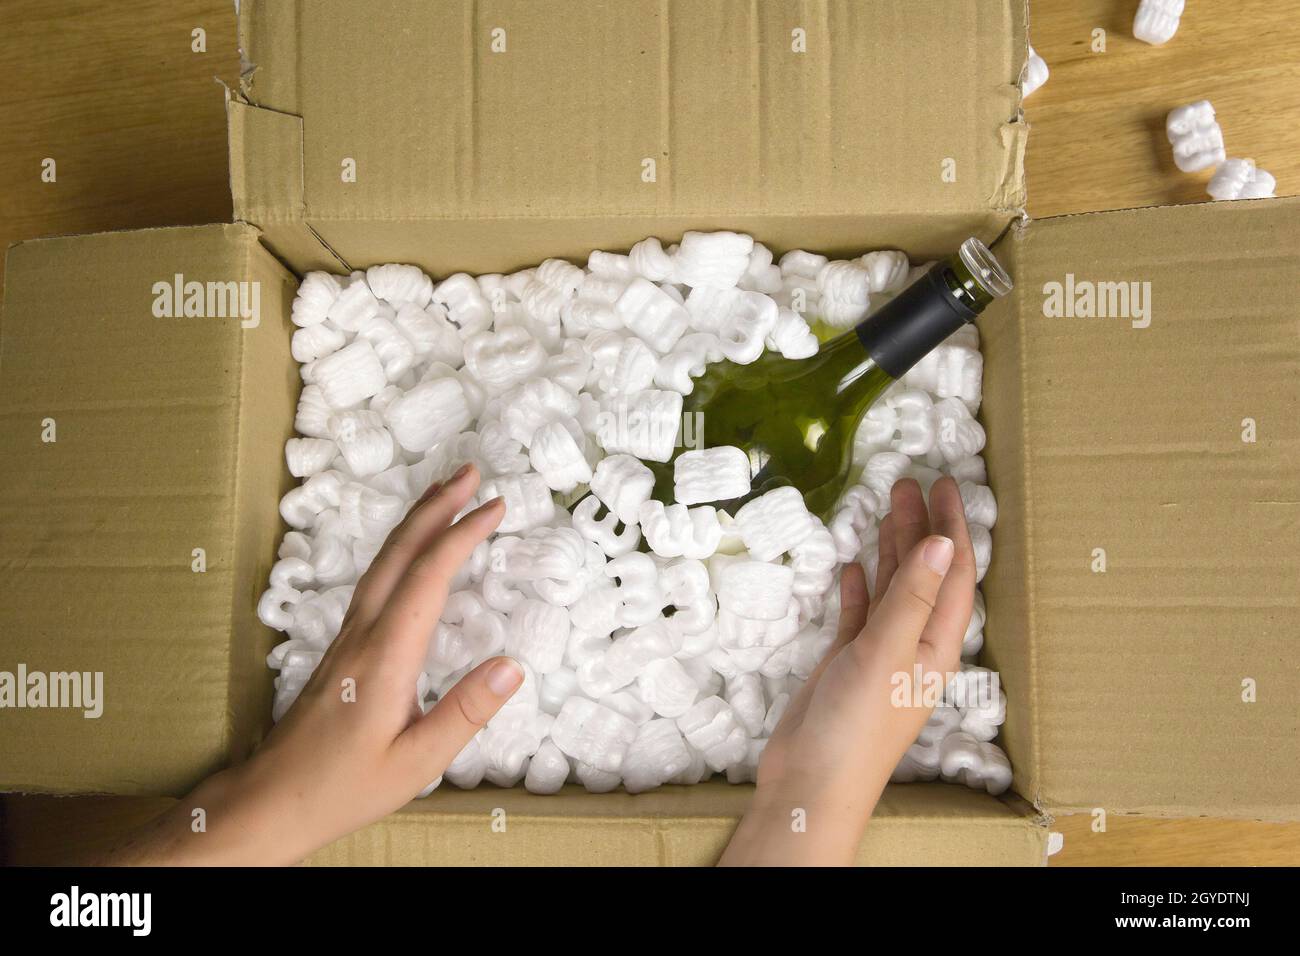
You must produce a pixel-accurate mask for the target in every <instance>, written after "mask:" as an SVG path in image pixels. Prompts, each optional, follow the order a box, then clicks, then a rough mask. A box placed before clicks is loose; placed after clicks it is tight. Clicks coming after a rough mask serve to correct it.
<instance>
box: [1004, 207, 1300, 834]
mask: <svg viewBox="0 0 1300 956" xmlns="http://www.w3.org/2000/svg"><path fill="white" fill-rule="evenodd" d="M1008 243H1010V245H1011V246H1012V248H1011V250H1010V256H1011V258H1012V261H1013V268H1014V269H1015V277H1016V283H1017V284H1016V290H1017V291H1016V293H1015V302H1014V303H1013V308H1011V309H1005V310H1002V311H1000V312H998V313H997V316H998V317H999V319H1000V320H1006V321H1008V322H1010V323H1012V324H1013V325H1014V328H1013V329H1011V330H1009V331H1008V330H1001V329H999V330H995V331H993V334H992V335H990V336H989V337H987V338H986V347H987V348H988V349H989V351H990V359H989V363H990V364H989V376H990V378H989V385H990V389H996V390H997V391H998V392H999V393H1001V394H1000V396H999V397H997V398H996V399H995V400H994V401H993V402H991V403H990V405H988V406H986V409H985V414H986V420H987V424H988V426H989V443H990V444H989V454H990V455H991V456H992V457H990V471H991V472H996V474H997V476H998V481H999V487H998V488H997V489H996V490H997V491H998V493H999V500H1000V504H1001V508H1002V515H1003V516H1004V517H1011V518H1012V520H1011V522H1010V524H1009V526H1007V527H1003V526H1000V527H999V528H998V529H997V530H996V531H995V535H996V536H997V537H998V540H997V547H996V548H995V551H994V554H995V557H994V563H995V565H999V566H1000V567H998V568H997V569H996V571H994V572H990V579H991V581H992V583H993V592H994V593H993V594H991V595H990V606H991V607H992V606H995V605H996V607H997V608H998V611H997V613H996V615H991V617H990V622H989V626H990V628H996V629H999V630H1002V629H1009V630H1010V631H1011V632H1013V633H1012V634H1011V635H1002V634H999V636H998V638H996V639H994V638H993V637H992V635H991V636H990V649H991V652H992V653H991V656H992V658H993V663H994V666H998V667H1000V668H1007V669H1009V670H1010V671H1011V672H1013V673H1015V675H1016V677H1015V680H1016V681H1019V682H1020V683H1021V686H1020V687H1018V688H1016V691H1015V694H1016V696H1017V697H1019V698H1020V699H1018V700H1015V699H1013V702H1012V709H1014V711H1015V712H1016V718H1015V720H1014V722H1012V721H1010V720H1009V724H1008V731H1009V733H1008V743H1009V749H1010V750H1011V751H1012V757H1013V761H1014V763H1015V765H1016V771H1017V774H1018V786H1019V787H1020V789H1021V792H1022V793H1025V794H1026V795H1028V796H1030V797H1031V798H1033V799H1035V800H1036V801H1037V802H1038V803H1039V805H1045V806H1047V807H1048V808H1050V809H1053V810H1055V809H1060V808H1092V807H1103V808H1107V809H1110V810H1123V811H1143V812H1153V813H1167V814H1178V815H1194V814H1214V815H1232V816H1245V817H1259V818H1267V819H1296V818H1300V654H1297V649H1300V644H1298V643H1297V641H1298V639H1300V552H1297V550H1296V542H1297V541H1298V540H1300V416H1298V415H1297V408H1298V407H1300V310H1298V309H1297V292H1298V291H1300V199H1284V200H1275V201H1256V202H1238V203H1214V204H1205V205H1197V206H1182V207H1170V208H1155V209H1141V210H1126V211H1120V212H1108V213H1095V214H1088V215H1079V216H1069V217H1061V218H1057V219H1048V220H1043V221H1038V222H1035V223H1033V224H1032V226H1030V227H1029V228H1028V229H1017V230H1015V231H1014V232H1013V234H1012V235H1011V236H1010V237H1009V239H1008ZM1013 312H1014V313H1015V314H1014V315H1012V314H1011V313H1013ZM981 324H982V325H986V326H987V323H985V322H984V321H983V320H982V322H981ZM1017 339H1018V352H1019V356H1020V368H1019V370H1018V372H1019V392H1020V395H1019V396H1015V397H1009V398H1008V397H1005V395H1006V392H1007V391H1008V390H1007V389H1006V387H1005V384H1006V383H995V379H994V378H993V375H994V374H995V372H996V373H997V374H1000V375H1015V374H1016V371H1017V370H1015V369H1014V368H1013V367H1011V363H1009V362H1007V361H1004V359H1005V358H1006V352H1005V349H1006V348H1007V346H1009V345H1011V346H1014V345H1016V344H1017V343H1016V342H1015V341H1014V340H1017ZM999 355H1001V356H1002V358H999V357H998V356H999ZM1017 413H1018V414H1017ZM1017 457H1018V458H1019V461H1018V462H1017V461H1011V459H1013V458H1017ZM995 458H996V460H995ZM1008 465H1010V467H1007V466H1008ZM1004 542H1005V543H1006V544H1008V545H1010V547H1007V548H1006V549H1004V548H1003V545H1004ZM1021 546H1022V547H1021ZM1016 608H1019V612H1020V614H1021V615H1023V617H1022V619H1020V620H1015V619H1013V617H1010V616H1009V614H1015V610H1014V609H1016ZM1017 629H1021V630H1023V631H1024V632H1025V633H1027V634H1028V635H1029V640H1028V645H1026V643H1025V642H1024V640H1023V635H1021V637H1017V636H1016V635H1015V633H1014V632H1015V631H1017ZM1008 637H1009V639H1004V638H1008ZM1016 652H1020V653H1027V654H1028V656H1029V657H1028V662H1027V664H1026V661H1025V660H1023V659H1022V660H1012V659H1011V657H1012V655H1013V654H1014V653H1016ZM1026 668H1027V671H1026ZM1013 683H1014V681H1013ZM1025 684H1027V685H1028V686H1027V687H1026V686H1024V685H1025ZM1026 696H1027V697H1028V699H1025V698H1026Z"/></svg>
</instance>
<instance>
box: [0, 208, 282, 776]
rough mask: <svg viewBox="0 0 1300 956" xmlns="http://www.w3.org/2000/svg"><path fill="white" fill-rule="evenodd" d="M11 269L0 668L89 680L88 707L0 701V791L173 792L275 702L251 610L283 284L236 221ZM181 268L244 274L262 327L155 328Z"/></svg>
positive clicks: (278, 394)
mask: <svg viewBox="0 0 1300 956" xmlns="http://www.w3.org/2000/svg"><path fill="white" fill-rule="evenodd" d="M6 269H7V272H6V275H7V278H8V281H7V282H6V289H5V315H4V326H3V337H2V338H0V429H2V432H0V440H2V441H3V446H4V447H5V448H6V449H7V450H8V451H7V453H6V454H5V455H4V456H0V487H4V488H5V490H6V494H5V495H4V496H3V500H0V525H2V526H3V527H4V528H5V532H6V533H5V534H4V536H3V537H2V538H0V566H3V567H4V568H5V591H6V593H5V599H4V601H3V602H0V634H3V635H4V644H5V655H6V661H5V666H6V668H12V667H15V666H16V665H17V663H18V662H22V663H25V664H26V665H27V666H28V668H29V669H30V670H32V671H38V670H39V671H46V672H48V671H65V670H66V671H90V672H95V671H101V672H102V673H103V685H104V704H103V715H102V716H101V717H99V718H98V719H86V718H85V717H83V715H82V711H81V710H71V709H58V710H56V709H42V710H30V709H13V710H6V711H5V717H4V725H5V732H4V733H3V734H0V768H3V784H4V786H5V788H6V789H11V790H24V791H57V792H97V791H102V792H111V793H126V794H132V793H181V792H184V791H185V790H186V789H188V788H189V787H191V786H192V785H193V784H194V783H195V781H196V780H198V779H200V778H201V777H202V776H204V775H205V774H207V773H209V772H211V771H212V770H214V769H216V768H218V767H220V766H222V765H224V764H225V763H226V762H227V761H228V760H230V759H231V758H232V757H233V758H238V757H240V756H242V755H243V754H245V753H246V752H247V751H248V748H249V747H250V745H251V743H252V741H253V740H254V739H255V738H256V737H257V736H258V735H259V734H260V731H261V728H262V727H263V726H264V725H265V714H266V713H267V712H268V711H267V708H268V707H269V706H270V690H271V688H270V684H269V683H268V682H267V681H266V680H265V679H264V676H265V674H264V672H263V670H262V668H263V667H264V660H263V658H264V657H265V653H266V650H267V648H268V647H269V638H270V634H269V632H267V630H266V629H265V628H264V627H262V626H261V624H260V623H259V622H258V621H257V618H256V614H255V605H256V598H257V594H258V592H259V589H260V587H261V583H260V582H261V581H262V580H264V579H265V577H266V574H267V573H268V571H269V569H270V565H271V563H272V561H273V560H274V558H275V550H276V546H277V543H278V540H279V537H280V534H281V531H282V526H281V521H280V518H279V515H278V510H277V505H278V500H279V497H280V495H281V494H283V492H284V491H285V490H287V488H288V487H289V484H290V481H291V479H290V478H289V477H288V475H287V474H286V473H285V469H284V455H283V443H284V441H285V439H286V438H288V437H289V436H290V435H291V434H292V415H293V408H294V402H295V400H296V396H297V390H298V387H299V383H298V381H297V375H296V374H295V369H294V366H293V361H292V358H291V356H290V354H289V329H290V326H289V323H288V321H287V318H286V316H287V310H288V308H289V304H290V303H291V301H292V297H293V294H294V292H295V288H296V282H295V280H294V278H293V276H292V275H290V274H289V273H288V272H287V271H285V270H284V269H283V268H282V267H281V266H280V265H279V264H278V263H277V262H276V261H275V260H274V259H273V258H272V257H271V256H270V255H268V254H267V253H266V251H265V250H264V249H263V248H262V247H261V245H260V244H259V242H258V239H257V234H256V230H254V229H252V228H250V227H248V226H244V225H215V226H203V227H198V228H184V229H161V230H145V231H140V232H126V233H111V234H103V235H94V236H83V237H72V238H62V239H53V240H40V241H35V242H25V243H22V244H19V245H17V246H15V247H13V249H12V250H11V251H10V254H9V257H8V260H7V266H6ZM176 273H181V274H182V275H183V276H184V277H185V279H186V280H187V281H197V282H205V283H206V282H208V281H216V282H222V283H224V282H229V281H231V280H246V281H255V282H258V283H260V296H261V318H262V321H261V323H260V324H259V325H258V327H256V328H248V329H244V328H241V327H240V324H239V320H237V319H232V318H216V317H212V318H158V317H155V315H154V313H153V304H154V299H155V292H154V290H153V287H154V284H155V283H156V282H159V281H162V282H172V281H173V276H174V275H175V274H176ZM46 419H53V420H54V423H55V426H54V427H55V429H56V431H55V437H56V439H57V440H56V441H54V442H44V441H42V431H43V424H42V423H43V421H44V420H46ZM195 548H202V549H203V551H204V553H205V558H206V567H207V570H206V571H205V572H203V573H196V572H195V571H194V570H192V563H193V561H194V560H195V559H194V556H193V554H192V552H193V549H195Z"/></svg>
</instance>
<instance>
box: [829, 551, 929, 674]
mask: <svg viewBox="0 0 1300 956" xmlns="http://www.w3.org/2000/svg"><path fill="white" fill-rule="evenodd" d="M952 557H953V543H952V541H951V540H949V539H948V538H945V537H942V536H941V535H930V536H928V537H925V538H922V539H921V540H920V541H919V542H918V543H917V545H916V547H914V548H912V550H911V551H910V552H908V554H907V555H906V556H905V557H904V558H903V560H902V562H901V563H900V564H899V566H898V571H897V573H895V574H894V579H893V580H892V581H890V582H889V590H887V591H886V592H885V594H884V596H883V597H881V598H879V599H878V600H877V601H876V613H875V614H873V615H872V616H871V620H870V622H868V624H867V626H866V628H865V629H864V630H863V632H862V636H861V637H859V638H858V639H857V640H856V641H854V642H853V643H852V644H850V645H849V650H850V651H853V652H855V653H860V654H864V655H874V654H876V653H877V651H878V649H879V648H880V647H882V646H883V647H885V649H886V650H887V651H888V652H889V656H890V657H891V658H892V655H893V653H894V652H897V654H898V655H899V657H900V658H902V659H906V660H908V661H911V660H913V659H914V658H915V654H916V645H917V643H918V642H919V641H920V639H921V634H922V632H923V631H924V630H925V626H926V624H928V623H929V621H930V615H931V614H932V613H933V611H934V605H935V602H936V601H937V600H938V598H939V588H940V587H941V586H942V585H943V579H944V576H945V575H946V574H947V572H948V567H949V565H950V564H951V563H952Z"/></svg>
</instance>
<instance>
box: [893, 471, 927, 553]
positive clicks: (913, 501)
mask: <svg viewBox="0 0 1300 956" xmlns="http://www.w3.org/2000/svg"><path fill="white" fill-rule="evenodd" d="M889 501H890V507H889V513H890V515H891V516H892V517H893V519H894V521H893V529H894V553H895V554H896V555H898V560H899V561H900V562H902V561H903V560H904V559H905V558H906V557H907V555H909V554H911V552H912V549H913V548H915V547H916V545H917V543H918V542H919V541H920V540H921V539H922V538H924V537H925V536H926V535H927V534H929V533H930V515H929V512H927V511H926V510H925V495H923V494H922V493H921V486H920V485H919V484H917V482H916V479H915V478H900V479H899V480H898V481H896V482H894V487H892V488H890V489H889Z"/></svg>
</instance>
